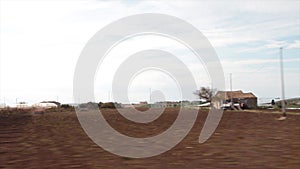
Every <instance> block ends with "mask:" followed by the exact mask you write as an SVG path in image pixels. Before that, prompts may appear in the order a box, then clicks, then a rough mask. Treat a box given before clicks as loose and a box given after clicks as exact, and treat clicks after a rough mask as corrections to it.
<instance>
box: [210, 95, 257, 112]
mask: <svg viewBox="0 0 300 169" xmlns="http://www.w3.org/2000/svg"><path fill="white" fill-rule="evenodd" d="M216 96H217V97H218V98H222V100H223V102H231V99H232V102H233V103H240V105H241V107H244V108H249V109H255V108H257V97H256V96H255V95H254V94H253V93H251V92H250V93H243V92H242V91H241V90H238V91H218V92H217V94H216Z"/></svg>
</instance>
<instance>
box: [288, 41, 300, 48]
mask: <svg viewBox="0 0 300 169" xmlns="http://www.w3.org/2000/svg"><path fill="white" fill-rule="evenodd" d="M287 49H300V40H295V41H294V42H293V43H290V44H289V45H287Z"/></svg>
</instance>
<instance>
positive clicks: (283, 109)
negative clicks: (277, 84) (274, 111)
mask: <svg viewBox="0 0 300 169" xmlns="http://www.w3.org/2000/svg"><path fill="white" fill-rule="evenodd" d="M279 49H280V74H281V97H282V98H281V111H282V116H283V117H286V111H285V93H284V74H283V73H284V72H283V57H282V47H281V48H279Z"/></svg>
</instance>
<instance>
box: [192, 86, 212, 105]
mask: <svg viewBox="0 0 300 169" xmlns="http://www.w3.org/2000/svg"><path fill="white" fill-rule="evenodd" d="M194 94H195V95H197V96H199V98H200V99H205V100H206V101H208V102H210V101H211V99H212V97H213V94H214V90H212V89H210V88H209V87H201V88H200V90H197V91H196V92H194Z"/></svg>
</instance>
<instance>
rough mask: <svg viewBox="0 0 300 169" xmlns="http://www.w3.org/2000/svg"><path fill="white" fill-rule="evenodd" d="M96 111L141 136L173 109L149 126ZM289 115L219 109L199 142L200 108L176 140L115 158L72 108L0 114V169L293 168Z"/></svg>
mask: <svg viewBox="0 0 300 169" xmlns="http://www.w3.org/2000/svg"><path fill="white" fill-rule="evenodd" d="M102 113H103V114H104V116H105V118H106V119H107V121H108V122H109V123H110V124H111V126H113V127H114V128H115V129H116V130H118V131H120V132H121V133H124V134H127V135H129V136H134V137H147V136H153V135H155V134H158V133H160V132H162V131H164V130H166V129H167V128H168V127H169V126H170V125H171V124H172V122H174V120H175V119H176V116H177V113H178V110H177V109H167V110H166V111H165V112H164V114H163V115H162V116H161V117H160V118H159V119H157V120H155V121H153V122H151V123H149V124H136V123H133V122H130V121H128V120H126V119H124V118H123V117H122V116H121V115H120V114H118V113H117V111H116V110H114V109H103V110H102ZM294 114H295V112H294ZM294 114H289V115H288V118H287V119H286V120H285V121H277V120H276V118H277V117H279V116H280V115H279V114H274V113H271V111H266V110H259V111H256V112H247V111H239V112H237V111H225V112H224V115H223V117H222V120H221V123H220V124H219V126H218V128H217V130H216V132H215V133H214V135H213V136H212V137H211V138H210V139H209V140H208V141H207V142H205V143H204V144H199V143H198V137H199V133H200V131H201V128H202V126H203V124H204V120H205V118H206V116H207V112H206V111H200V112H199V114H198V118H197V121H196V123H195V125H194V127H193V128H192V130H191V132H190V133H189V134H188V136H187V137H186V138H185V139H184V140H183V141H182V142H181V143H179V144H178V145H177V146H176V147H174V148H173V149H171V150H169V151H167V152H165V153H163V154H161V155H158V156H155V157H150V158H144V159H132V158H125V157H119V156H117V155H114V154H111V153H109V152H107V151H105V150H103V149H102V148H100V147H99V146H97V145H96V144H95V143H94V142H93V141H92V140H91V139H90V138H89V137H88V136H87V135H86V134H85V132H84V131H83V129H82V128H81V126H80V124H79V122H78V119H77V117H76V114H75V112H46V113H40V114H26V113H22V114H20V113H19V114H10V115H7V114H0V127H1V128H0V168H8V169H10V168H12V169H13V168H24V169H31V168H68V169H69V168H84V169H89V168H105V169H106V168H108V169H109V168H113V169H118V168H120V169H121V168H122V169H123V168H124V169H129V168H130V169H131V168H158V169H160V168H164V169H168V168H172V169H177V168H178V169H184V168H188V169H193V168H205V169H206V168H207V169H210V168H237V169H240V168H243V169H250V168H253V169H254V168H261V169H268V168H270V169H276V168H282V169H283V168H288V169H293V168H295V169H298V168H300V115H294ZM296 114H297V113H296Z"/></svg>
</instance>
